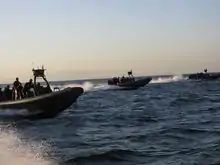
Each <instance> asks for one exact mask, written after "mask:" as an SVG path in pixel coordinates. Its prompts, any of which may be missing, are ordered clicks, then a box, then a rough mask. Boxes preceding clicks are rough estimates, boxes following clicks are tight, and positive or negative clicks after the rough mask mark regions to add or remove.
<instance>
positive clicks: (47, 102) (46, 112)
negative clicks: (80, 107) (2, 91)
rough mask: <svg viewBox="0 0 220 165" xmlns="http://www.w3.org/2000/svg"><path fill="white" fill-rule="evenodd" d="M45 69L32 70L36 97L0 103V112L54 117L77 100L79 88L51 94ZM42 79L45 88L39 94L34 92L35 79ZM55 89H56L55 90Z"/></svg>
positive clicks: (80, 92) (81, 90) (80, 89)
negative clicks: (19, 112) (9, 111)
mask: <svg viewBox="0 0 220 165" xmlns="http://www.w3.org/2000/svg"><path fill="white" fill-rule="evenodd" d="M44 70H45V69H43V68H42V69H33V73H34V92H35V95H36V96H33V97H29V98H24V99H21V100H8V101H2V102H0V110H5V109H12V110H17V109H25V110H27V111H28V112H30V114H33V115H30V116H34V117H37V118H38V117H39V118H48V117H55V116H56V115H58V114H59V113H60V112H62V111H64V110H65V109H67V108H68V107H70V106H71V105H72V104H73V103H74V102H75V101H76V100H77V98H78V97H79V96H80V95H81V94H82V93H83V92H84V90H83V88H81V87H73V88H66V89H64V90H59V91H56V92H53V91H52V90H51V88H50V85H49V83H48V81H47V79H46V76H45V75H44ZM39 77H40V78H43V80H44V81H45V82H46V84H47V86H46V87H42V90H41V92H40V93H39V91H36V79H37V78H39ZM56 89H57V88H56Z"/></svg>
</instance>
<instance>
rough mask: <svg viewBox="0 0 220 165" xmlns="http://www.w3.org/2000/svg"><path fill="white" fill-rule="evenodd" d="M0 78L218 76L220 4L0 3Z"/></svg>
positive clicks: (211, 0) (120, 0) (196, 0)
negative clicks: (39, 71) (41, 69)
mask: <svg viewBox="0 0 220 165" xmlns="http://www.w3.org/2000/svg"><path fill="white" fill-rule="evenodd" d="M0 22H1V26H0V54H1V56H0V57H1V59H0V81H9V80H11V79H14V77H16V76H19V77H20V78H21V79H26V78H29V77H30V76H31V75H32V73H31V69H32V67H33V66H39V65H41V64H44V65H45V67H46V68H47V69H48V71H47V75H48V78H49V79H50V80H58V79H74V78H94V77H106V76H113V75H114V74H115V75H121V74H123V73H124V72H126V71H127V70H128V69H131V68H133V71H134V73H136V74H137V75H154V74H180V73H186V72H197V71H200V70H203V69H204V68H206V67H207V68H208V69H209V70H210V71H220V65H219V64H220V46H219V43H220V1H219V0H108V1H107V0H7V1H6V0H0Z"/></svg>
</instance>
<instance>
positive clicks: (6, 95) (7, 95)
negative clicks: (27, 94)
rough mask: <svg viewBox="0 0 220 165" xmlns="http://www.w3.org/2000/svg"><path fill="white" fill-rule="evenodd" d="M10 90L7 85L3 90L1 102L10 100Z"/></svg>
mask: <svg viewBox="0 0 220 165" xmlns="http://www.w3.org/2000/svg"><path fill="white" fill-rule="evenodd" d="M12 99H13V98H12V90H10V86H9V85H7V86H6V87H5V89H4V92H3V100H5V101H8V100H12Z"/></svg>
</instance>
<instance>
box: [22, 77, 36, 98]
mask: <svg viewBox="0 0 220 165" xmlns="http://www.w3.org/2000/svg"><path fill="white" fill-rule="evenodd" d="M31 89H34V84H33V80H32V79H30V80H29V82H27V83H25V85H24V88H23V94H24V97H25V98H26V97H33V96H34V92H33V91H31Z"/></svg>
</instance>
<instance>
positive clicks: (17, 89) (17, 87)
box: [13, 77, 23, 100]
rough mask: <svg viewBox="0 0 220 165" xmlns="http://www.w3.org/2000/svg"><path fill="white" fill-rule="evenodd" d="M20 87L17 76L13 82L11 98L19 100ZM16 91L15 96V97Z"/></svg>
mask: <svg viewBox="0 0 220 165" xmlns="http://www.w3.org/2000/svg"><path fill="white" fill-rule="evenodd" d="M22 89H23V87H22V84H21V82H20V81H19V78H18V77H17V78H16V80H15V82H14V83H13V99H14V100H19V99H21V98H23V94H22ZM16 93H17V97H16Z"/></svg>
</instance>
